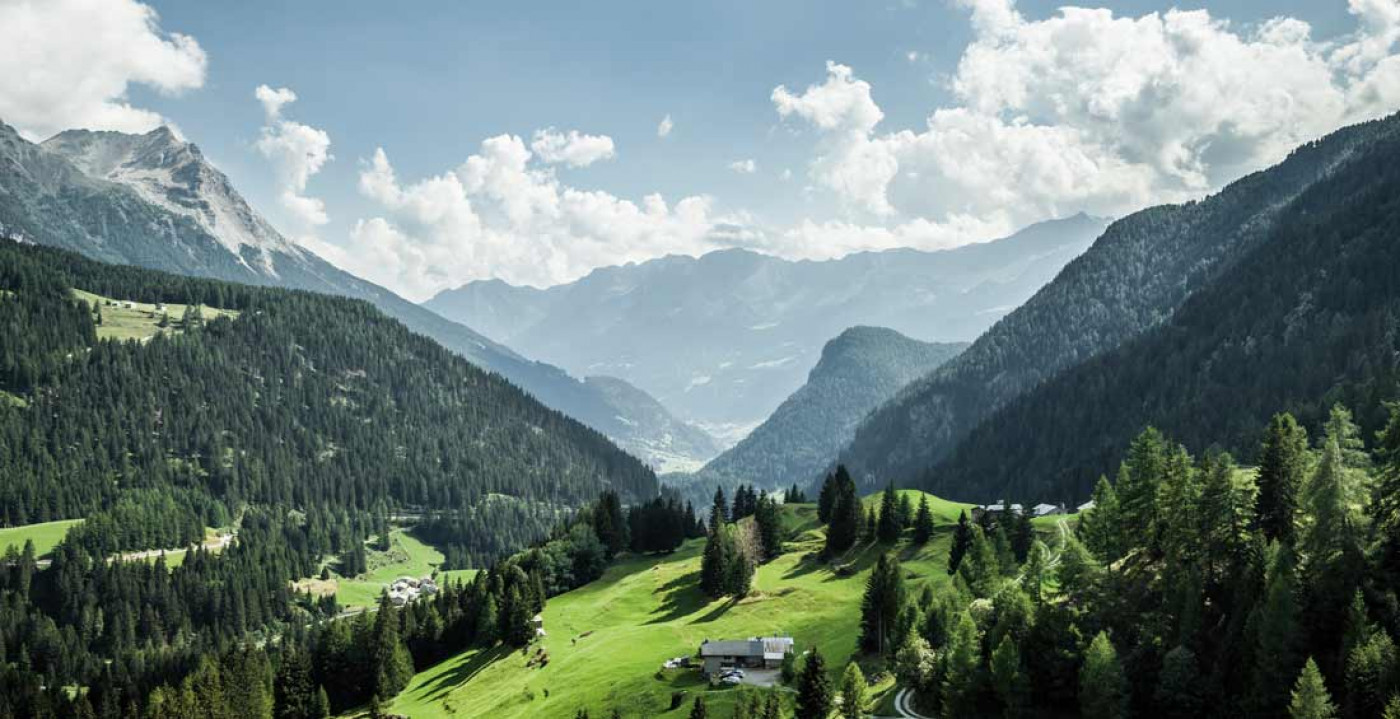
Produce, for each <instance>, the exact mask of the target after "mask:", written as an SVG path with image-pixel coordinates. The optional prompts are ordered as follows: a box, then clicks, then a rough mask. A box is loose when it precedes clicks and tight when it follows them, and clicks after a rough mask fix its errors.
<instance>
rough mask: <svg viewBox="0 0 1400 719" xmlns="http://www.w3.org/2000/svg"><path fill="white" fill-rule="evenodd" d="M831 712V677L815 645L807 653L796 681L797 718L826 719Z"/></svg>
mask: <svg viewBox="0 0 1400 719" xmlns="http://www.w3.org/2000/svg"><path fill="white" fill-rule="evenodd" d="M830 713H831V679H830V677H828V676H827V675H826V660H825V659H823V658H822V655H821V652H820V651H818V650H817V648H816V647H812V650H811V651H810V652H808V653H807V662H806V663H805V664H803V665H802V674H801V676H800V677H798V681H797V719H826V717H827V715H828V714H830Z"/></svg>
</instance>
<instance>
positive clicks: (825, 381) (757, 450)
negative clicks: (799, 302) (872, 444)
mask: <svg viewBox="0 0 1400 719" xmlns="http://www.w3.org/2000/svg"><path fill="white" fill-rule="evenodd" d="M966 347H967V344H966V343H959V342H949V343H930V342H920V341H918V340H915V339H910V338H909V337H905V336H904V335H902V334H900V333H898V332H895V331H894V330H890V329H884V328H880V327H853V328H851V329H849V330H846V331H845V332H842V333H841V334H840V335H839V336H837V337H836V338H835V339H833V340H831V341H830V342H828V343H826V346H825V347H824V348H822V356H821V359H820V360H819V361H818V362H817V366H816V367H813V368H812V371H811V373H810V374H808V376H807V383H806V384H804V385H802V387H801V389H799V390H797V391H796V392H794V393H793V394H792V396H791V397H788V398H787V400H786V401H784V402H783V404H782V405H780V406H779V407H778V409H777V411H775V412H774V413H773V415H772V416H771V417H769V418H768V419H767V420H766V421H765V422H764V423H763V424H761V425H759V427H758V428H757V429H755V430H754V431H753V432H751V433H750V434H749V436H747V437H745V438H744V439H743V440H742V441H740V442H739V444H738V445H736V446H735V447H734V448H732V449H730V450H729V451H727V452H725V453H724V454H722V455H720V456H719V457H716V458H715V459H714V460H713V461H711V462H710V463H709V464H707V465H705V468H704V469H703V470H702V471H700V472H698V473H696V476H695V477H694V478H693V480H692V481H696V482H701V483H706V484H713V483H715V482H719V483H724V484H734V483H738V482H746V483H756V484H757V485H758V486H760V487H762V488H764V489H775V488H782V487H787V486H789V485H792V484H799V483H800V484H802V485H804V486H805V485H806V484H807V483H808V482H810V480H811V479H812V478H813V477H815V476H817V475H818V474H820V473H821V471H822V470H823V469H825V467H826V465H827V463H828V462H830V461H831V458H832V457H834V456H835V455H836V453H837V452H839V451H840V449H841V447H842V446H843V445H845V444H846V443H847V442H849V441H850V440H851V435H852V434H853V433H854V431H855V427H856V425H857V424H859V423H860V421H861V420H862V419H864V417H865V415H866V414H867V413H869V412H870V410H872V409H874V408H875V407H877V406H879V405H880V403H882V402H884V401H885V400H887V399H889V398H890V397H892V396H894V394H895V392H897V391H899V388H901V387H903V386H904V385H906V384H908V383H909V382H912V381H913V380H915V379H917V378H919V377H921V376H923V375H925V374H927V373H929V372H931V371H933V370H934V369H935V368H937V367H938V366H939V365H941V364H943V363H944V362H947V361H948V360H949V359H951V358H952V357H954V356H956V355H957V353H958V352H961V351H962V350H963V349H965V348H966Z"/></svg>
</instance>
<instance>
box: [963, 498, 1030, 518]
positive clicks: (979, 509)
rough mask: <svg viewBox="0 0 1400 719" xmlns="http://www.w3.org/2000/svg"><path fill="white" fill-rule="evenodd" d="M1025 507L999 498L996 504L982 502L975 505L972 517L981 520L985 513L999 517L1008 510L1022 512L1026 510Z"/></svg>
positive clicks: (1015, 512)
mask: <svg viewBox="0 0 1400 719" xmlns="http://www.w3.org/2000/svg"><path fill="white" fill-rule="evenodd" d="M1024 509H1025V508H1024V507H1022V506H1021V505H1019V504H1007V503H1006V500H1004V499H1003V500H999V501H998V502H997V503H996V504H981V505H978V506H976V507H973V508H972V518H973V519H974V520H980V519H982V516H983V515H990V516H992V517H997V516H1000V515H1003V514H1006V513H1007V512H1010V513H1012V514H1020V513H1021V512H1022V511H1024Z"/></svg>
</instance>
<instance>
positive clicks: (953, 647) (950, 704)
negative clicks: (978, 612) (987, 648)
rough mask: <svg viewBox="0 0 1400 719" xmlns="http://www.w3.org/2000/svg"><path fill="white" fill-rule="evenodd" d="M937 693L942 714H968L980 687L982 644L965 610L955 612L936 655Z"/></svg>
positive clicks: (974, 703)
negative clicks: (937, 658) (937, 664)
mask: <svg viewBox="0 0 1400 719" xmlns="http://www.w3.org/2000/svg"><path fill="white" fill-rule="evenodd" d="M940 659H941V667H940V669H939V673H940V675H941V676H942V682H941V686H940V687H939V696H940V699H941V701H942V705H943V714H944V715H946V716H970V715H971V714H972V713H973V712H974V711H976V707H977V697H978V694H979V693H980V692H981V690H982V685H981V681H980V676H981V671H982V645H981V642H980V641H978V637H977V624H976V623H975V622H974V621H973V620H972V617H971V615H969V614H968V613H967V611H966V610H961V611H958V612H957V615H956V616H955V617H954V618H953V620H952V626H951V628H950V631H949V632H948V641H947V642H946V643H945V644H944V647H943V652H942V654H941V655H940Z"/></svg>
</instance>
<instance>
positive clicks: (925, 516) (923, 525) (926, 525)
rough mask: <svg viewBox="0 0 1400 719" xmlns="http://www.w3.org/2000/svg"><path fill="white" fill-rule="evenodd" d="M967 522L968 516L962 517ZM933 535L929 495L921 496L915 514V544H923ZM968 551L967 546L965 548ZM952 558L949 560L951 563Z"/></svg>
mask: <svg viewBox="0 0 1400 719" xmlns="http://www.w3.org/2000/svg"><path fill="white" fill-rule="evenodd" d="M962 521H963V523H964V524H965V523H966V517H964V518H963V519H962ZM932 537H933V512H931V511H929V508H928V495H927V494H921V495H920V496H919V511H918V512H917V513H915V515H914V544H917V545H919V546H923V545H925V544H928V540H929V539H931V538H932ZM963 549H964V551H966V549H967V548H966V547H964V548H963ZM951 561H952V560H951V558H950V559H949V562H950V563H951Z"/></svg>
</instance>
